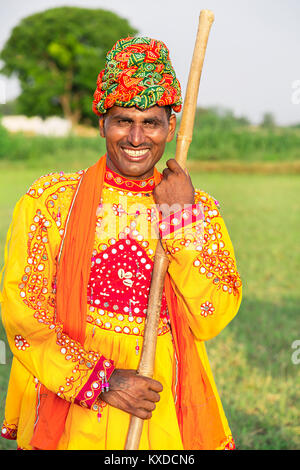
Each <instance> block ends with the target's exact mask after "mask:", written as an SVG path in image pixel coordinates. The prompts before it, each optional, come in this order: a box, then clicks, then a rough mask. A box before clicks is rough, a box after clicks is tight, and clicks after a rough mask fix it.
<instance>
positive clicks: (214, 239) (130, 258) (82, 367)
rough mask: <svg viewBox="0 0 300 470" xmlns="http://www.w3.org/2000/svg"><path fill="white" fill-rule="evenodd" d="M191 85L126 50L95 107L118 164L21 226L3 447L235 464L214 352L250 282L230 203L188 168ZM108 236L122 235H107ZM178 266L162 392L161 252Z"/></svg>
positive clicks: (115, 58)
mask: <svg viewBox="0 0 300 470" xmlns="http://www.w3.org/2000/svg"><path fill="white" fill-rule="evenodd" d="M180 109H181V93H180V85H179V82H178V80H177V78H176V76H175V72H174V70H173V68H172V65H171V62H170V58H169V51H168V49H167V48H166V46H165V45H164V44H163V43H162V42H161V41H156V40H153V39H149V38H125V39H121V40H120V41H118V42H117V43H116V44H115V45H114V47H113V48H112V50H111V51H109V53H108V54H107V60H106V65H105V69H104V70H103V71H101V72H100V74H99V76H98V80H97V89H96V91H95V94H94V101H93V110H94V112H95V113H96V114H97V115H98V116H99V130H100V135H101V137H103V138H104V139H105V140H106V148H107V152H106V154H105V155H104V156H103V157H101V158H100V159H99V160H98V161H97V162H96V163H95V165H93V166H92V167H90V168H88V169H86V170H81V171H79V172H77V173H73V174H64V173H52V174H50V175H46V176H44V177H42V178H40V179H39V180H37V181H36V182H35V183H34V184H33V185H32V186H31V188H30V189H29V190H28V192H27V194H26V195H25V196H23V198H22V199H21V200H20V201H19V202H18V204H17V206H16V209H15V212H14V217H13V223H12V235H11V240H10V250H9V257H8V261H7V266H6V272H5V278H4V285H3V293H2V316H3V322H4V326H5V329H6V332H7V337H8V340H9V343H10V347H11V349H12V352H13V355H14V359H13V364H12V370H11V377H10V383H9V388H8V394H7V401H6V411H5V421H4V424H3V427H2V436H3V437H6V438H9V439H17V442H18V446H19V447H20V448H23V449H67V450H72V449H94V450H99V449H110V450H116V449H124V446H125V442H126V436H127V431H128V427H129V423H130V415H134V416H138V417H139V418H142V419H144V420H145V423H144V427H143V433H142V436H141V442H140V449H152V450H153V449H155V450H158V449H164V450H168V449H177V450H180V449H233V448H234V441H233V438H232V435H231V431H230V428H229V426H228V423H227V420H226V417H225V414H224V411H223V408H222V405H221V402H220V399H219V396H218V392H217V389H216V385H215V383H214V379H213V376H212V372H211V369H210V366H209V363H208V359H207V356H206V352H205V345H204V342H205V341H206V340H208V339H210V338H213V337H214V336H216V335H217V334H218V333H219V332H220V331H221V330H222V329H223V328H224V327H225V326H226V325H227V324H228V323H229V322H230V321H231V320H232V318H233V317H234V316H235V315H236V313H237V311H238V309H239V305H240V302H241V280H240V276H239V273H238V271H237V268H236V262H235V257H234V251H233V247H232V244H231V241H230V238H229V235H228V232H227V230H226V226H225V223H224V221H223V218H222V217H221V214H220V211H219V205H218V203H217V201H216V200H215V199H214V198H213V197H211V196H210V195H209V194H207V192H205V191H204V190H196V191H195V189H194V187H193V184H192V181H191V178H190V176H189V174H188V173H187V171H185V170H183V169H181V168H180V167H179V165H178V164H177V162H176V161H175V160H174V159H170V160H168V162H167V168H166V169H165V170H164V171H163V172H162V174H160V173H159V172H158V171H157V169H156V164H157V163H158V162H159V160H160V159H161V157H162V156H163V153H164V149H165V145H166V143H167V142H170V141H171V140H172V139H173V137H174V133H175V127H176V117H175V115H174V114H173V111H175V112H178V111H180ZM108 228H109V230H108ZM158 236H159V237H160V239H161V242H162V244H163V247H164V249H165V251H166V253H167V256H168V257H169V260H170V264H169V269H168V273H167V277H166V283H165V286H164V292H163V297H162V305H161V312H160V322H159V327H158V340H157V353H156V360H155V369H154V377H153V379H150V378H146V377H142V376H140V375H138V374H137V372H136V371H137V368H138V364H139V357H140V352H141V347H142V344H143V333H144V328H145V322H146V318H147V303H148V295H149V289H150V282H151V273H152V268H153V258H154V253H155V249H156V245H157V241H158Z"/></svg>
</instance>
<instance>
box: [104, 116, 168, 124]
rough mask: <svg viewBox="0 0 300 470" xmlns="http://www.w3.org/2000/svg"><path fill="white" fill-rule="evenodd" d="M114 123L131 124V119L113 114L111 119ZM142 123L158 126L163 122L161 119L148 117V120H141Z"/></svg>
mask: <svg viewBox="0 0 300 470" xmlns="http://www.w3.org/2000/svg"><path fill="white" fill-rule="evenodd" d="M112 119H113V120H114V121H119V120H120V121H129V122H133V119H132V118H131V117H129V116H126V115H124V114H115V116H113V118H112ZM142 122H143V123H153V122H157V123H158V124H162V123H163V121H162V119H160V118H157V117H148V118H145V119H143V121H142Z"/></svg>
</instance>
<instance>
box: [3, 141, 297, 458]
mask: <svg viewBox="0 0 300 470" xmlns="http://www.w3.org/2000/svg"><path fill="white" fill-rule="evenodd" d="M99 146H100V144H99ZM102 150H103V147H102V148H99V154H98V152H97V151H96V149H92V148H88V147H87V148H86V149H85V150H84V153H83V152H77V153H74V152H72V155H71V152H68V149H59V148H58V150H57V152H56V151H54V153H53V154H52V155H51V156H50V155H48V156H47V157H46V158H43V159H42V161H41V160H40V158H37V159H36V160H35V162H34V164H31V165H29V166H28V164H26V163H22V162H19V163H15V162H7V161H6V160H2V161H1V162H0V183H1V184H0V196H1V197H0V248H1V253H3V244H4V239H5V233H6V230H7V228H8V225H9V219H10V217H11V215H12V209H13V206H14V204H15V202H16V201H17V199H18V198H19V197H20V196H21V195H22V194H23V193H24V192H25V191H26V190H27V189H28V187H29V185H30V184H31V183H32V181H33V180H35V179H36V178H37V177H38V176H40V175H42V174H46V173H48V172H49V171H51V170H52V171H55V170H61V169H64V170H65V171H70V170H71V169H73V168H76V169H81V168H85V167H86V166H88V165H89V164H91V163H92V162H93V161H96V159H97V158H98V156H100V155H101V154H102ZM69 157H70V158H69ZM68 158H69V159H68ZM192 179H193V182H194V185H195V186H196V187H197V188H200V189H204V190H205V191H207V192H209V193H210V194H211V195H213V196H214V197H215V198H216V199H217V200H218V201H220V205H221V213H222V215H223V217H224V219H225V222H226V225H227V228H228V231H229V234H230V236H231V239H232V242H233V245H234V248H235V254H236V259H237V264H238V268H239V272H240V274H241V277H242V280H243V301H242V305H241V308H240V311H239V314H238V315H237V317H236V318H235V319H234V320H233V321H232V323H231V324H229V326H228V327H227V328H226V329H225V330H224V331H223V332H222V333H221V334H220V335H219V336H218V337H217V338H215V339H213V340H211V341H209V342H208V343H207V349H208V353H209V358H210V362H211V365H212V369H213V372H214V376H215V380H216V383H217V386H218V389H219V392H220V395H221V398H222V401H223V405H224V407H225V411H226V414H227V417H228V420H229V422H230V425H231V428H232V432H233V435H234V437H235V440H236V444H237V447H238V448H239V449H299V448H300V420H299V418H300V412H299V403H300V386H299V385H300V384H299V372H300V364H299V365H294V364H293V363H292V361H291V356H292V352H293V350H292V348H291V345H292V343H293V341H295V340H297V339H300V328H299V305H300V280H299V270H300V244H299V233H300V220H299V212H300V198H299V194H300V175H299V174H288V173H287V174H257V173H251V174H246V173H245V174H243V173H241V174H236V173H230V172H223V171H219V172H218V171H215V172H203V171H202V172H200V171H196V170H193V172H192ZM4 337H5V336H4V333H3V329H1V339H4ZM6 357H7V364H6V365H3V364H2V365H0V418H1V419H2V417H3V406H4V399H5V393H6V387H7V381H8V376H9V367H10V360H11V357H10V353H9V351H8V347H7V354H6ZM14 446H15V445H14V443H10V442H9V441H6V440H4V439H0V449H1V448H2V449H7V448H14Z"/></svg>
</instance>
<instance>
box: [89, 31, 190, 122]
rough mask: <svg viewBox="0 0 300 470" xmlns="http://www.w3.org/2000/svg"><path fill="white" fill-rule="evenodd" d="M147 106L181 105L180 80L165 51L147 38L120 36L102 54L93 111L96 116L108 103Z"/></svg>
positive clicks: (176, 106) (166, 50) (123, 105)
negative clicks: (107, 50)
mask: <svg viewBox="0 0 300 470" xmlns="http://www.w3.org/2000/svg"><path fill="white" fill-rule="evenodd" d="M114 105H115V106H122V107H126V108H127V107H131V106H136V107H137V108H139V109H147V108H150V107H151V106H154V105H158V106H168V105H170V106H172V108H173V110H174V111H175V112H179V111H180V110H181V107H182V98H181V89H180V83H179V81H178V80H177V78H176V75H175V72H174V69H173V67H172V64H171V61H170V57H169V50H168V48H167V47H166V45H165V44H164V43H163V42H162V41H156V40H155V39H151V38H144V37H143V38H133V37H128V38H125V39H120V40H119V41H118V42H117V43H116V44H115V45H114V46H113V48H112V49H111V50H110V51H109V52H108V54H107V56H106V62H105V69H104V70H102V71H101V72H100V73H99V75H98V79H97V88H96V91H95V93H94V101H93V111H94V113H96V114H97V115H98V116H101V115H102V114H104V113H106V111H107V109H109V108H111V107H112V106H114Z"/></svg>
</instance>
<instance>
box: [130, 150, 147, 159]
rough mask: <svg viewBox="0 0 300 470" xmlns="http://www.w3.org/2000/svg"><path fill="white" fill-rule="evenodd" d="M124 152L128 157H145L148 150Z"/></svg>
mask: <svg viewBox="0 0 300 470" xmlns="http://www.w3.org/2000/svg"><path fill="white" fill-rule="evenodd" d="M124 152H126V153H127V154H128V155H129V156H130V157H140V156H141V155H145V153H147V152H148V149H145V150H129V149H124Z"/></svg>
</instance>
